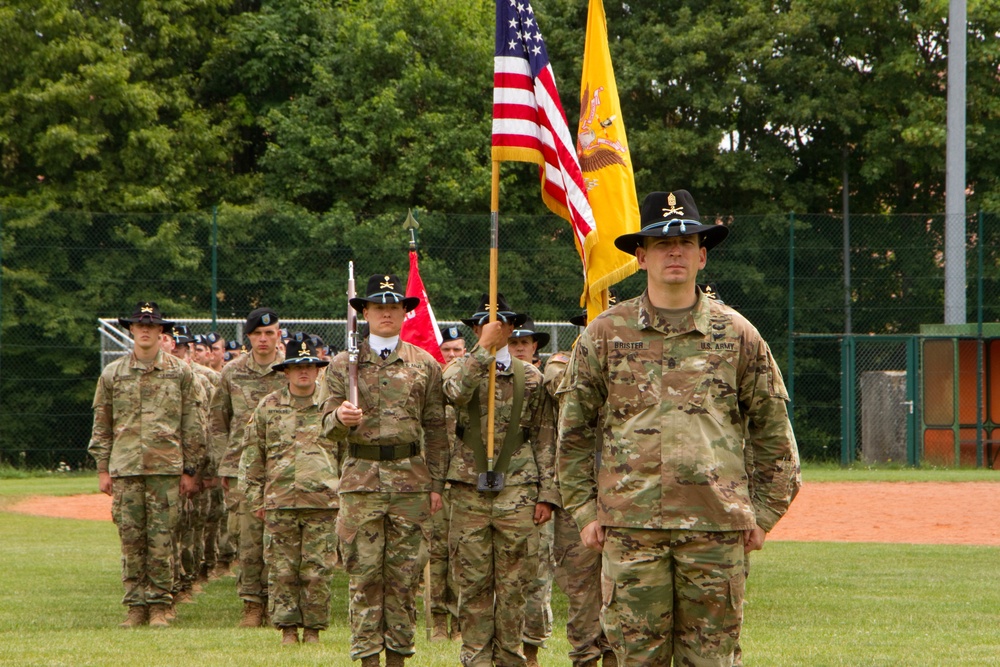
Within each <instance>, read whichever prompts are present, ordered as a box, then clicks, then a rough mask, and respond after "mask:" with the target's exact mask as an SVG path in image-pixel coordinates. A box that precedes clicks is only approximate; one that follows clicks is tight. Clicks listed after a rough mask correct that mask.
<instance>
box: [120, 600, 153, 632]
mask: <svg viewBox="0 0 1000 667" xmlns="http://www.w3.org/2000/svg"><path fill="white" fill-rule="evenodd" d="M147 623H149V614H148V610H147V609H146V606H145V605H141V604H137V605H135V606H132V607H129V608H128V616H126V617H125V620H124V621H123V622H122V623H120V624H119V625H118V627H119V628H138V627H140V626H143V625H146V624H147Z"/></svg>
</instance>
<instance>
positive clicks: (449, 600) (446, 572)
mask: <svg viewBox="0 0 1000 667" xmlns="http://www.w3.org/2000/svg"><path fill="white" fill-rule="evenodd" d="M450 497H451V496H450V494H449V491H448V489H445V491H444V493H443V494H441V499H442V500H443V501H444V507H443V508H442V509H441V511H440V512H436V513H435V514H434V515H433V516H432V517H431V537H430V548H429V552H430V573H431V575H430V583H429V587H430V590H431V613H432V614H451V615H452V616H455V617H457V616H458V597H457V595H456V594H455V582H454V580H453V579H452V576H451V568H450V567H449V566H448V527H449V524H450V523H451V522H450V520H449V515H450V513H451V500H450Z"/></svg>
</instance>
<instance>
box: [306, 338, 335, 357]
mask: <svg viewBox="0 0 1000 667" xmlns="http://www.w3.org/2000/svg"><path fill="white" fill-rule="evenodd" d="M307 335H308V336H309V338H310V339H311V340H312V344H313V345H314V346H315V347H316V349H317V350H319V351H320V352H322V353H323V354H330V346H329V345H327V344H326V343H324V342H323V339H322V338H321V337H320V336H319V335H317V334H307Z"/></svg>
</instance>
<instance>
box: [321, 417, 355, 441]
mask: <svg viewBox="0 0 1000 667" xmlns="http://www.w3.org/2000/svg"><path fill="white" fill-rule="evenodd" d="M327 420H329V421H327ZM323 428H324V429H325V430H326V437H327V439H328V440H340V439H342V438H344V437H345V436H346V435H347V434H348V433H349V432H350V429H349V428H348V427H347V426H345V425H344V423H343V422H342V421H340V417H338V416H337V411H336V410H333V412H331V413H330V414H328V415H327V416H326V417H324V418H323Z"/></svg>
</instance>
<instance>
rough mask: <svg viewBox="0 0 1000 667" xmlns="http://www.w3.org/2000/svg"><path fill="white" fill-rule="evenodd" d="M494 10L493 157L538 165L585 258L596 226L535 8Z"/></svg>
mask: <svg viewBox="0 0 1000 667" xmlns="http://www.w3.org/2000/svg"><path fill="white" fill-rule="evenodd" d="M496 9H497V26H496V49H495V51H494V54H493V159H494V160H496V161H498V162H501V161H504V160H519V161H522V162H534V163H536V164H538V165H539V171H540V176H541V180H542V201H544V202H545V204H546V206H548V207H549V209H550V210H551V211H552V212H553V213H555V214H556V215H558V216H560V217H561V218H564V219H566V220H567V221H569V224H570V226H572V228H573V239H574V241H575V242H576V249H577V251H578V252H579V253H580V258H581V259H583V257H584V248H585V246H586V239H587V236H588V235H590V234H592V233H593V234H595V235H596V232H595V229H596V226H597V225H596V224H595V222H594V213H593V211H591V209H590V202H589V201H588V200H587V186H586V184H585V182H584V180H583V174H582V173H581V171H580V162H579V160H578V159H577V155H576V141H575V140H574V138H573V135H572V134H570V131H569V127H568V126H567V124H566V114H565V113H564V112H563V108H562V103H560V101H559V91H558V90H556V80H555V76H554V75H553V73H552V65H551V64H550V63H549V56H548V53H547V52H546V50H545V42H544V41H543V40H542V33H541V31H540V30H539V28H538V23H537V21H536V20H535V10H534V9H532V7H531V3H530V2H528V0H516V2H515V0H497V2H496ZM584 271H585V272H586V264H584Z"/></svg>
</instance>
